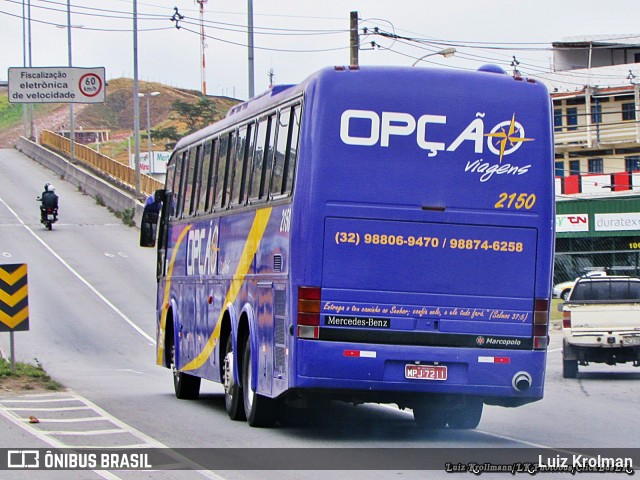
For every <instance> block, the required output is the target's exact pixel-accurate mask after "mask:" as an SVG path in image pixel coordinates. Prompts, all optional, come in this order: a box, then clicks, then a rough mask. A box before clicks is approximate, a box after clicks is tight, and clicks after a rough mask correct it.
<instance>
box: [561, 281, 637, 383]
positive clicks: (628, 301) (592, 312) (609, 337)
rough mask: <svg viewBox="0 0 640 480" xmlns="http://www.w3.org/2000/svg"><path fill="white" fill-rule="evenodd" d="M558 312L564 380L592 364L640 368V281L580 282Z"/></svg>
mask: <svg viewBox="0 0 640 480" xmlns="http://www.w3.org/2000/svg"><path fill="white" fill-rule="evenodd" d="M558 310H560V311H561V312H562V333H563V334H564V339H563V341H562V360H563V362H562V366H563V368H562V376H563V377H564V378H576V376H577V375H578V365H588V364H589V362H593V363H606V364H607V365H615V364H617V363H626V362H633V366H634V367H637V366H640V278H635V277H621V276H609V277H591V278H580V279H579V280H578V281H577V282H576V284H575V285H574V287H573V289H572V290H571V293H570V295H569V298H568V300H567V301H566V302H565V303H562V304H560V305H559V306H558Z"/></svg>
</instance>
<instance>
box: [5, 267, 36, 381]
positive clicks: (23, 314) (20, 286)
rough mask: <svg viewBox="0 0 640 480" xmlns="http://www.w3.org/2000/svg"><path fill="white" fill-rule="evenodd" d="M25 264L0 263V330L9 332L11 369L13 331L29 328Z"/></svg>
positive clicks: (13, 355) (13, 350) (13, 348)
mask: <svg viewBox="0 0 640 480" xmlns="http://www.w3.org/2000/svg"><path fill="white" fill-rule="evenodd" d="M27 286H28V282H27V264H26V263H17V264H11V265H0V332H9V343H10V349H11V371H14V370H15V364H16V362H15V347H14V340H13V332H15V331H27V330H29V296H28V293H27V292H28V291H27Z"/></svg>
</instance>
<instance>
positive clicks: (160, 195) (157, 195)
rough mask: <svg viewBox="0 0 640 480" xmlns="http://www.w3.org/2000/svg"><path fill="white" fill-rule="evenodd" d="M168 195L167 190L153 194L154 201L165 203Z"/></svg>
mask: <svg viewBox="0 0 640 480" xmlns="http://www.w3.org/2000/svg"><path fill="white" fill-rule="evenodd" d="M166 194H167V191H166V190H162V189H161V190H156V191H155V192H154V194H153V201H154V202H156V203H162V202H164V199H165V196H166Z"/></svg>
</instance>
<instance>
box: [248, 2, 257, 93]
mask: <svg viewBox="0 0 640 480" xmlns="http://www.w3.org/2000/svg"><path fill="white" fill-rule="evenodd" d="M247 16H248V19H247V25H248V28H247V35H248V39H247V45H248V47H247V48H248V55H249V98H252V97H253V96H254V94H255V86H254V71H253V69H254V66H253V63H254V58H253V0H248V1H247Z"/></svg>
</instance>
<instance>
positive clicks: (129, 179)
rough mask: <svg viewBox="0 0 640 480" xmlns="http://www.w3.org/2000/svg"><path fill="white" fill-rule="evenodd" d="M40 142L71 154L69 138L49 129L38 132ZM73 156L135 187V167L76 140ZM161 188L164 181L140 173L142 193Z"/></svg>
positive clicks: (149, 193)
mask: <svg viewBox="0 0 640 480" xmlns="http://www.w3.org/2000/svg"><path fill="white" fill-rule="evenodd" d="M40 144H41V145H43V146H45V147H48V148H51V149H52V150H55V151H57V152H60V153H63V154H67V155H71V142H70V141H69V139H68V138H67V137H63V136H62V135H58V134H57V133H54V132H51V131H49V130H43V131H42V132H41V133H40ZM75 158H76V160H78V161H79V162H81V163H84V164H86V165H88V166H90V167H93V168H96V169H98V170H100V171H101V172H104V173H105V174H107V175H109V176H111V177H113V178H114V179H116V180H119V181H120V182H122V183H124V184H125V185H128V186H130V187H131V188H134V189H135V185H136V178H135V177H136V172H135V169H133V168H131V167H130V166H128V165H124V164H122V163H120V162H118V161H116V160H114V159H113V158H110V157H107V156H106V155H103V154H101V153H98V152H96V151H95V150H93V149H91V148H89V147H87V146H86V145H82V144H80V143H77V142H76V144H75ZM161 188H164V183H162V182H160V181H158V180H156V179H155V178H153V177H151V176H149V175H145V174H143V173H141V174H140V190H141V191H142V192H143V193H145V194H146V195H151V194H152V193H153V192H155V191H156V190H158V189H161Z"/></svg>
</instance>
